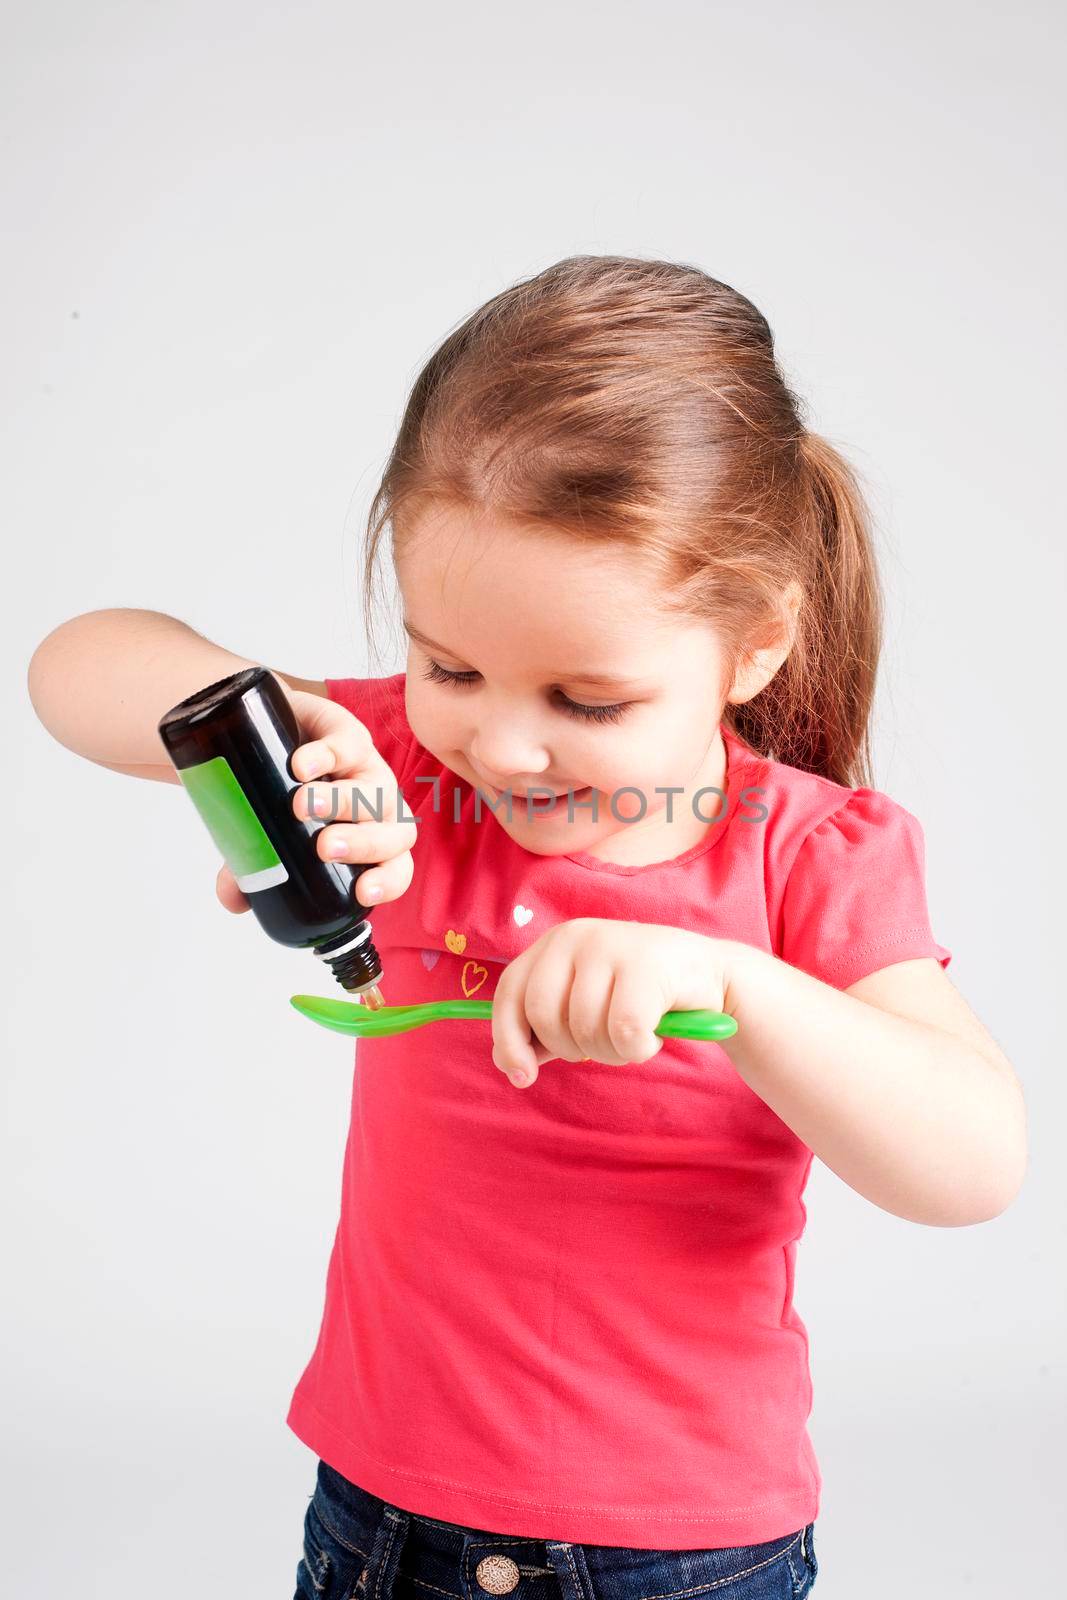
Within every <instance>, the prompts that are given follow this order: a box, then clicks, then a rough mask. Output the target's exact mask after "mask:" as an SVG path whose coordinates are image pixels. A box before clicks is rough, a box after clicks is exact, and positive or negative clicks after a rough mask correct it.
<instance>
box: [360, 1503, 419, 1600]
mask: <svg viewBox="0 0 1067 1600" xmlns="http://www.w3.org/2000/svg"><path fill="white" fill-rule="evenodd" d="M410 1526H411V1523H410V1520H409V1518H408V1514H407V1512H406V1511H401V1510H400V1509H399V1507H397V1506H394V1505H386V1507H385V1509H384V1511H383V1512H382V1515H381V1519H380V1521H379V1523H378V1531H377V1533H376V1534H375V1535H374V1546H373V1548H372V1550H371V1555H370V1561H369V1562H368V1563H367V1582H366V1586H365V1588H364V1591H363V1593H364V1596H365V1597H366V1600H390V1596H391V1595H392V1592H393V1579H394V1578H395V1577H396V1569H397V1565H398V1564H399V1561H400V1552H401V1551H402V1550H403V1548H404V1540H405V1539H406V1538H407V1536H408V1528H409V1527H410Z"/></svg>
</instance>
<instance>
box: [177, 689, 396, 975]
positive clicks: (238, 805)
mask: <svg viewBox="0 0 1067 1600" xmlns="http://www.w3.org/2000/svg"><path fill="white" fill-rule="evenodd" d="M158 728H159V736H160V738H161V739H162V741H163V744H164V746H165V748H166V751H167V754H168V755H169V757H170V759H171V761H172V762H173V763H174V767H175V769H176V771H177V773H178V777H179V778H180V780H181V782H182V785H183V787H184V789H185V792H186V794H188V796H189V798H190V799H191V800H192V802H193V804H194V805H195V806H196V808H197V810H198V811H199V812H200V815H201V817H202V818H203V821H204V822H205V823H206V825H207V828H208V831H209V832H210V834H211V836H212V838H213V839H214V840H215V843H216V845H217V846H218V848H219V850H220V851H221V852H222V856H223V858H224V860H225V862H226V865H227V866H228V867H229V868H230V871H231V872H232V873H233V875H234V877H235V879H236V880H237V884H238V887H239V888H240V889H241V891H242V893H243V894H245V895H246V896H247V897H248V903H249V905H250V907H251V909H252V911H253V913H254V914H255V916H256V918H257V919H258V921H259V924H260V926H261V927H262V928H263V929H264V931H265V932H266V933H268V934H269V935H270V937H271V938H272V939H275V940H276V941H277V942H278V943H279V944H285V945H290V946H293V947H294V948H296V949H310V950H312V951H314V953H315V955H317V956H318V957H319V958H320V959H321V960H322V961H324V962H325V963H326V964H327V966H329V967H330V969H331V970H332V972H333V975H334V977H335V978H336V979H337V981H338V982H339V983H340V985H341V987H342V988H343V989H347V990H348V991H349V992H350V993H353V994H357V995H359V996H360V997H361V998H362V999H363V1000H364V1001H365V1002H366V1003H367V1004H369V1005H371V1006H375V1007H377V1006H380V1005H381V1004H382V1003H383V1001H382V996H381V993H380V992H379V990H378V988H377V984H378V981H379V980H380V978H381V976H382V964H381V961H380V959H379V956H378V952H377V950H375V948H374V942H373V939H372V937H371V933H372V930H371V925H370V922H369V920H368V908H367V907H366V906H363V905H361V904H360V901H359V898H358V895H357V893H356V891H355V887H354V886H355V884H356V880H357V879H358V878H359V876H360V874H361V873H363V872H366V871H367V869H368V867H370V866H371V865H372V864H373V863H371V862H369V861H366V862H358V863H357V864H355V865H349V864H348V863H347V862H335V861H323V860H322V859H321V857H320V856H319V854H318V852H317V850H316V848H315V836H316V834H318V833H319V832H320V831H321V830H322V829H323V828H324V827H325V826H326V821H325V819H318V820H314V821H311V820H309V821H305V820H304V819H303V818H301V817H298V816H296V815H295V813H294V811H293V794H294V792H295V791H296V790H297V789H298V788H299V787H300V779H299V778H296V777H294V775H293V771H292V768H291V765H290V758H291V757H292V754H293V751H294V750H295V749H296V748H297V747H298V745H300V744H301V743H303V742H304V741H303V740H301V737H300V729H299V726H298V724H297V721H296V717H295V716H294V714H293V708H292V706H291V705H290V704H289V701H288V699H287V698H286V696H285V692H284V690H283V689H282V687H281V685H280V684H279V683H278V680H277V679H276V678H275V677H274V675H273V674H272V673H271V672H270V671H269V670H268V669H267V668H266V667H245V668H243V669H242V670H241V671H240V672H235V673H232V674H231V676H230V677H228V678H220V679H219V681H218V682H217V683H209V684H208V685H207V686H206V688H203V689H200V690H198V691H197V692H196V693H195V694H192V695H189V697H188V698H187V699H185V700H182V701H181V702H180V703H179V704H178V705H176V706H173V707H172V708H171V710H170V711H168V712H167V713H166V715H165V716H163V717H162V718H161V719H160V721H159V724H158Z"/></svg>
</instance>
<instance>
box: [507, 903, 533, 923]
mask: <svg viewBox="0 0 1067 1600" xmlns="http://www.w3.org/2000/svg"><path fill="white" fill-rule="evenodd" d="M511 914H512V916H513V917H514V918H515V921H516V922H517V923H518V925H519V927H520V928H525V926H526V924H527V923H528V922H529V920H530V918H531V917H532V916H533V912H532V911H531V910H530V908H529V906H516V907H515V909H514V911H513V912H512V913H511Z"/></svg>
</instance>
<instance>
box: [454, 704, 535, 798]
mask: <svg viewBox="0 0 1067 1600" xmlns="http://www.w3.org/2000/svg"><path fill="white" fill-rule="evenodd" d="M470 754H471V760H472V761H473V762H474V763H475V765H476V766H477V767H478V768H479V770H480V771H481V772H483V773H485V774H486V779H487V781H488V782H489V783H492V784H493V787H494V788H497V787H506V786H507V785H508V784H509V783H512V782H513V781H514V780H515V779H516V777H519V776H521V777H523V779H525V777H526V776H527V775H529V776H530V777H536V775H537V774H538V773H541V772H547V771H549V770H550V768H551V765H552V763H551V761H550V759H549V753H548V751H547V750H546V749H545V747H544V745H542V744H541V743H540V741H539V740H538V739H537V738H536V736H532V735H530V734H524V733H523V730H522V727H521V726H520V725H519V723H518V722H517V720H516V719H515V718H508V717H502V718H500V719H499V720H498V721H496V722H493V723H491V724H485V723H483V724H481V726H480V727H479V728H478V732H477V733H476V734H475V736H474V738H473V739H472V740H471V743H470ZM497 778H499V779H500V780H501V783H500V784H499V785H498V784H496V782H495V781H494V780H495V779H497Z"/></svg>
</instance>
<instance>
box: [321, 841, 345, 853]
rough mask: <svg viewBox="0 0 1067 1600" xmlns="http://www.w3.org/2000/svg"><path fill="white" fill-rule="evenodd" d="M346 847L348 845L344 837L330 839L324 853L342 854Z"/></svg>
mask: <svg viewBox="0 0 1067 1600" xmlns="http://www.w3.org/2000/svg"><path fill="white" fill-rule="evenodd" d="M347 849H348V845H347V844H346V843H345V841H344V839H331V840H330V841H329V842H328V844H327V846H326V853H327V855H331V856H343V855H344V853H345V851H346V850H347Z"/></svg>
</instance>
